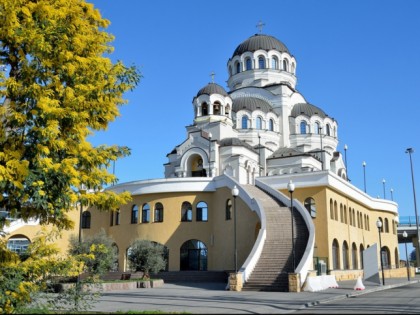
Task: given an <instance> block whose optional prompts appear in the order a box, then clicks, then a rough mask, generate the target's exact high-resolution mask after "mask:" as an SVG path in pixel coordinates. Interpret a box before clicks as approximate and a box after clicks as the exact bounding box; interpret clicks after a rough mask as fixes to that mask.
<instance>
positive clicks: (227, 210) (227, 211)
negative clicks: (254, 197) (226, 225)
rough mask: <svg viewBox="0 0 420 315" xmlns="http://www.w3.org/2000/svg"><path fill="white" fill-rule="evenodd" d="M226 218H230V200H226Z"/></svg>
mask: <svg viewBox="0 0 420 315" xmlns="http://www.w3.org/2000/svg"><path fill="white" fill-rule="evenodd" d="M225 218H226V220H231V219H232V200H230V199H228V200H226V216H225Z"/></svg>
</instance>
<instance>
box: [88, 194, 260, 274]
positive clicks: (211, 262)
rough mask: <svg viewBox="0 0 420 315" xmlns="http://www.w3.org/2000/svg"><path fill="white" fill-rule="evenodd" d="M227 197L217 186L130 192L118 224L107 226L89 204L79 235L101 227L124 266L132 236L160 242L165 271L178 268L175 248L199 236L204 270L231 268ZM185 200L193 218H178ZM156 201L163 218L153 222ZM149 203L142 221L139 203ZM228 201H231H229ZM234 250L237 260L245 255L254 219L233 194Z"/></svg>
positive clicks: (105, 219) (105, 214) (231, 237)
mask: <svg viewBox="0 0 420 315" xmlns="http://www.w3.org/2000/svg"><path fill="white" fill-rule="evenodd" d="M227 199H232V195H231V191H230V190H229V189H227V188H220V189H218V190H217V191H216V192H203V193H185V192H180V193H160V194H156V193H155V194H142V195H140V196H133V200H132V202H131V203H129V204H127V205H124V206H122V207H121V209H120V224H119V225H113V226H110V222H111V220H110V214H109V213H108V212H102V213H101V212H98V211H97V210H95V209H90V211H91V215H92V220H91V228H90V229H83V235H92V234H96V233H98V232H99V230H100V229H101V227H103V228H104V229H105V231H106V232H107V234H108V235H111V236H112V238H113V239H114V241H115V243H116V244H117V246H118V249H119V266H120V270H121V271H122V270H123V268H124V269H125V268H126V250H127V248H129V246H130V244H131V243H132V242H133V241H134V240H136V239H147V240H151V241H154V242H158V243H160V244H163V245H165V246H166V247H167V248H168V249H169V270H170V271H177V270H180V248H181V246H182V244H183V243H184V242H186V241H188V240H190V239H197V240H200V241H202V242H203V243H204V244H205V245H206V246H207V250H208V262H207V263H208V265H207V267H208V270H230V269H234V256H233V253H234V220H233V213H234V207H233V206H232V219H231V220H226V219H225V208H226V201H227ZM184 201H188V202H190V203H191V204H192V208H193V216H192V222H181V205H182V203H183V202H184ZM200 201H204V202H206V203H207V206H208V221H207V222H197V221H196V207H195V206H196V205H197V203H198V202H200ZM157 202H160V203H162V205H163V207H164V211H163V213H164V214H163V222H154V218H153V215H154V211H153V209H154V206H155V204H156V203H157ZM145 203H148V204H149V205H150V222H149V223H141V211H142V206H143V204H145ZM134 204H136V205H137V206H138V208H139V223H138V224H131V209H132V207H133V205H134ZM232 205H233V200H232ZM237 215H238V221H237V240H238V241H237V250H238V264H239V265H241V264H242V263H243V262H244V261H245V259H246V258H247V256H248V254H249V252H250V250H251V248H252V246H253V245H254V242H255V239H256V235H255V228H256V226H257V224H258V223H259V218H258V216H257V214H256V213H255V212H253V211H251V210H250V209H249V208H248V207H247V206H246V205H245V204H244V203H243V202H242V201H241V200H240V198H237Z"/></svg>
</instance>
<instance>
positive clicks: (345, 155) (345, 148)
mask: <svg viewBox="0 0 420 315" xmlns="http://www.w3.org/2000/svg"><path fill="white" fill-rule="evenodd" d="M347 149H348V147H347V144H345V145H344V163H345V165H346V173H347V181H348V180H349V169H348V168H347Z"/></svg>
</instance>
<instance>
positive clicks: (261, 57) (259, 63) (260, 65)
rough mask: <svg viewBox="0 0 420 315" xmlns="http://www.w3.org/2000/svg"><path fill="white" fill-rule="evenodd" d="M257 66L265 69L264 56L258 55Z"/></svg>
mask: <svg viewBox="0 0 420 315" xmlns="http://www.w3.org/2000/svg"><path fill="white" fill-rule="evenodd" d="M258 68H259V69H265V58H264V56H259V57H258Z"/></svg>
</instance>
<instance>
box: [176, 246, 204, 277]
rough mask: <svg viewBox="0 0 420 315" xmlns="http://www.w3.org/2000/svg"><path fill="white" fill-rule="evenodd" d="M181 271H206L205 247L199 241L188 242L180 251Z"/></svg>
mask: <svg viewBox="0 0 420 315" xmlns="http://www.w3.org/2000/svg"><path fill="white" fill-rule="evenodd" d="M180 269H181V270H198V271H206V270H207V246H206V245H205V244H204V243H203V242H201V241H199V240H189V241H186V242H185V243H184V244H182V246H181V249H180Z"/></svg>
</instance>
